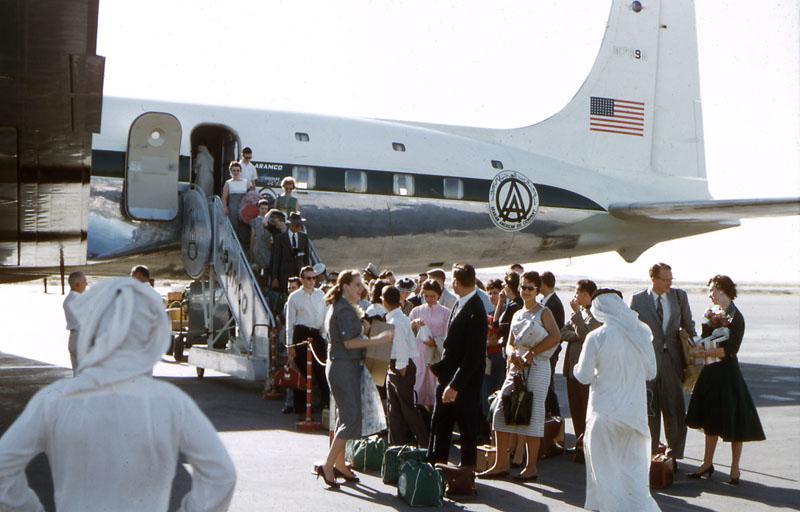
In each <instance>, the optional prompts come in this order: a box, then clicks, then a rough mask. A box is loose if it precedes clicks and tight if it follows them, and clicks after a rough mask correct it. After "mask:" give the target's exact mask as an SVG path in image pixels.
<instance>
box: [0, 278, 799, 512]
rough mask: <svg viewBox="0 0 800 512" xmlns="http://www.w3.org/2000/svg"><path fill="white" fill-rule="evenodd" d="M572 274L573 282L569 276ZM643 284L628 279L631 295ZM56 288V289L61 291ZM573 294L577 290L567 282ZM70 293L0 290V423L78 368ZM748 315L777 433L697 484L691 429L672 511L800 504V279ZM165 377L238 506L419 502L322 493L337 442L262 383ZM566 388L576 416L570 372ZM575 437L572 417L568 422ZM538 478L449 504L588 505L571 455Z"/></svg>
mask: <svg viewBox="0 0 800 512" xmlns="http://www.w3.org/2000/svg"><path fill="white" fill-rule="evenodd" d="M564 282H566V280H565V281H564ZM642 286H643V283H641V284H635V283H624V284H621V285H619V287H620V288H621V289H622V290H623V291H624V292H625V294H626V297H627V296H628V294H629V293H630V292H631V291H632V290H635V289H637V288H641V287H642ZM685 288H687V289H688V290H689V291H690V304H691V306H692V310H693V312H694V314H695V317H699V316H700V315H701V314H702V312H703V310H704V309H705V307H706V306H707V304H708V301H707V299H706V298H705V293H704V292H703V290H702V286H700V285H693V286H685ZM55 292H58V293H55ZM559 296H560V297H561V298H562V300H563V301H564V302H565V304H566V302H567V300H568V299H569V297H570V296H571V292H570V290H569V289H568V288H563V289H560V290H559ZM62 300H63V297H62V296H61V295H60V290H57V288H56V287H55V286H53V285H52V283H51V287H50V293H48V294H44V293H43V292H42V286H41V282H39V283H30V284H18V285H2V286H0V311H2V312H3V313H2V318H3V320H4V321H3V329H4V332H3V335H2V337H0V431H5V430H6V429H7V428H8V426H9V425H10V424H11V423H12V422H13V421H14V419H15V418H16V417H17V416H18V415H19V414H20V412H21V411H22V409H23V408H24V406H25V404H26V403H27V401H28V400H29V399H30V397H31V396H32V395H33V394H34V393H35V392H36V391H37V390H39V389H41V388H42V387H43V386H45V385H47V384H49V383H51V382H53V381H55V380H57V379H60V378H65V377H69V376H70V375H71V371H70V370H68V369H66V368H67V367H68V366H69V356H68V353H67V350H66V343H67V333H66V331H65V330H64V319H63V313H62V310H61V302H62ZM736 302H737V305H738V307H739V308H740V310H741V311H742V313H743V315H744V316H745V318H746V321H747V333H746V335H745V339H744V342H743V344H742V349H741V351H740V353H739V359H740V363H741V366H742V371H743V373H744V375H745V379H746V380H747V382H748V385H749V387H750V391H751V393H752V395H753V398H754V400H755V401H756V404H757V406H758V411H759V415H760V417H761V421H762V424H763V425H764V429H765V431H766V434H767V441H765V442H760V443H747V444H745V447H744V454H743V456H742V484H741V485H740V486H738V487H733V486H730V485H728V484H727V483H725V482H727V470H728V464H729V462H730V448H729V445H727V444H722V443H721V444H720V446H719V447H718V449H717V457H716V460H715V466H716V468H717V473H716V474H715V475H714V477H713V478H712V480H711V481H699V482H698V481H693V480H688V479H687V478H686V475H687V473H689V472H691V471H692V470H694V468H695V467H696V466H697V465H699V462H700V459H701V458H702V452H703V436H702V434H701V433H699V432H697V431H692V430H690V431H689V435H688V440H687V447H686V455H687V458H686V459H684V460H683V461H682V464H681V471H680V472H679V473H678V475H677V477H676V481H675V483H674V484H673V485H672V486H671V487H669V488H668V489H666V490H664V491H655V492H654V493H653V494H654V496H655V498H656V500H657V501H658V503H659V505H660V506H661V508H662V510H670V511H717V510H725V511H748V512H753V511H761V510H798V509H800V291H799V290H798V289H797V288H796V287H793V288H792V287H789V288H786V289H783V288H781V287H770V288H769V289H767V290H764V289H761V288H750V289H748V288H747V287H743V289H742V290H741V297H740V298H739V299H738V300H737V301H736ZM155 375H156V376H157V377H158V378H162V379H165V380H168V381H169V382H172V383H173V384H175V385H177V386H178V387H180V388H181V389H183V390H184V391H185V392H186V393H188V394H189V395H190V396H191V397H192V398H194V399H195V400H196V401H197V403H198V404H199V405H200V407H201V408H202V410H203V411H204V412H205V413H206V414H207V415H208V416H209V418H210V419H211V421H212V422H213V423H214V425H215V426H216V427H217V429H218V430H219V432H220V435H221V437H222V440H223V442H224V443H225V445H226V447H227V448H228V450H229V451H230V453H231V456H232V457H233V460H234V462H235V464H236V467H237V474H238V483H237V487H236V494H235V497H234V500H233V504H232V506H231V510H233V511H248V512H249V511H254V510H266V509H273V510H286V509H295V510H312V509H313V510H333V511H337V510H341V511H345V510H347V511H351V510H407V509H408V510H411V509H410V508H409V507H406V506H405V505H404V502H403V501H402V500H400V499H399V498H398V497H397V496H396V489H395V488H394V487H392V486H388V485H384V484H383V483H382V482H381V480H380V476H379V475H370V474H367V475H363V477H362V481H361V484H359V485H358V486H355V487H345V486H343V487H342V490H341V491H339V492H336V491H328V490H325V489H324V486H323V484H322V482H321V481H316V480H315V479H314V477H313V475H312V474H311V473H310V470H311V465H312V463H313V462H314V461H316V460H318V459H321V458H322V457H323V456H324V455H325V453H326V450H327V444H328V442H327V435H326V434H325V433H324V432H320V433H312V434H301V433H297V432H296V431H295V429H294V421H295V419H296V418H295V417H294V415H284V414H281V412H280V410H281V407H282V401H280V402H270V401H264V400H262V399H261V398H260V388H259V387H258V386H255V385H253V384H251V383H247V382H243V381H239V380H236V379H233V378H231V377H227V376H224V375H221V374H218V373H215V372H212V371H207V372H206V377H205V378H204V379H198V378H197V377H196V376H195V370H194V368H192V367H189V366H188V365H186V364H177V363H175V362H174V361H173V360H172V359H171V358H170V357H168V356H164V358H163V360H162V362H161V363H159V364H158V365H157V367H156V370H155ZM556 387H557V392H558V394H559V399H560V402H561V406H562V412H564V413H565V414H566V413H567V405H566V404H567V401H566V392H565V385H564V379H563V376H562V375H560V366H559V373H558V374H557V376H556ZM566 425H567V437H568V444H570V443H571V441H572V436H571V431H572V425H571V423H570V422H569V420H567V422H566ZM539 474H540V480H539V482H535V483H526V484H524V485H523V484H518V483H515V482H512V481H491V482H479V484H478V495H477V496H475V497H473V498H469V499H463V500H459V501H457V502H455V501H450V500H445V506H444V509H445V510H453V511H455V510H470V511H471V510H475V511H487V510H498V511H509V512H510V511H514V512H516V511H519V510H533V511H538V510H553V511H560V510H580V509H581V506H582V504H583V500H584V487H585V469H584V467H583V466H581V465H579V464H575V463H573V462H571V461H569V460H568V459H567V458H566V457H563V456H560V457H554V458H551V459H547V460H544V461H542V462H541V463H540V464H539ZM28 478H29V481H30V484H31V486H32V487H33V488H34V489H35V490H36V492H37V493H38V494H39V496H40V497H41V499H42V501H43V503H45V506H46V508H47V510H54V507H53V497H52V496H53V489H52V482H51V479H50V474H49V467H48V465H47V460H46V458H45V457H44V456H39V457H37V458H36V459H34V460H33V461H32V463H31V464H30V465H29V467H28ZM190 485H191V484H190V473H189V470H188V468H187V467H185V466H184V465H183V464H180V465H179V466H178V468H177V473H176V477H175V481H174V483H173V498H172V506H171V508H170V510H175V509H176V508H177V505H178V503H179V501H180V497H181V496H183V494H185V493H186V492H187V490H188V489H189V486H190Z"/></svg>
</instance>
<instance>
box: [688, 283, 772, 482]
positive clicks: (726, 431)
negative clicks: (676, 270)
mask: <svg viewBox="0 0 800 512" xmlns="http://www.w3.org/2000/svg"><path fill="white" fill-rule="evenodd" d="M708 291H709V298H710V299H711V302H713V303H714V305H716V306H718V307H719V309H721V310H722V311H724V313H721V312H720V314H713V313H707V314H706V320H705V321H704V322H703V334H702V336H703V338H708V337H709V336H712V334H714V335H716V334H718V333H719V331H720V329H719V328H720V327H727V328H728V330H729V331H730V334H729V336H728V339H727V340H724V341H721V342H720V343H719V346H718V347H717V348H709V349H705V348H703V347H698V348H697V349H695V350H693V351H692V354H693V355H694V357H697V358H705V357H714V358H718V359H719V360H718V361H717V362H714V363H711V364H706V366H704V367H703V371H702V372H701V373H700V376H699V377H698V379H697V383H696V384H695V386H694V391H693V392H692V398H691V401H690V402H689V410H688V412H687V414H686V424H687V425H688V426H689V427H691V428H698V429H702V430H703V432H705V434H706V446H705V454H704V455H703V464H702V465H701V466H700V467H699V468H697V471H695V472H694V473H692V474H690V475H689V478H694V479H697V478H701V477H702V476H704V475H708V477H711V475H712V474H713V473H714V451H715V449H716V447H717V441H718V439H719V438H720V437H721V438H722V440H723V441H725V442H730V443H731V454H732V457H731V458H732V461H731V472H730V483H731V484H733V485H738V484H739V475H740V472H739V459H740V458H741V456H742V443H743V442H745V441H763V440H764V439H766V437H765V436H764V430H763V429H762V428H761V421H760V420H759V419H758V412H757V411H756V407H755V405H754V404H753V399H752V397H751V396H750V391H749V390H748V389H747V384H745V382H744V378H743V377H742V372H741V370H740V369H739V361H738V360H737V358H736V354H737V353H738V352H739V347H740V346H741V344H742V338H743V337H744V325H745V323H744V316H742V313H741V312H740V311H739V310H738V309H737V308H736V306H735V305H734V303H733V299H735V298H736V284H734V282H733V281H732V280H731V278H730V277H728V276H722V275H717V276H714V277H712V278H711V279H709V281H708ZM710 311H711V310H710ZM725 324H727V325H725ZM715 329H716V331H715Z"/></svg>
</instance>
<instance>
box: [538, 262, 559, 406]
mask: <svg viewBox="0 0 800 512" xmlns="http://www.w3.org/2000/svg"><path fill="white" fill-rule="evenodd" d="M539 293H541V294H542V300H541V304H542V305H543V306H544V307H546V308H547V309H549V310H550V312H551V313H553V318H555V319H556V325H557V326H558V329H559V330H561V329H563V328H564V305H563V304H561V299H559V298H558V295H556V276H554V275H553V273H552V272H544V273H542V287H541V288H540V289H539ZM560 353H561V344H560V343H559V344H558V345H557V346H556V350H555V352H553V355H552V356H550V388H548V390H547V398H546V399H545V402H544V414H545V416H546V417H548V418H550V417H552V416H561V408H560V407H559V406H558V396H557V395H556V388H555V385H554V381H555V375H556V363H558V354H560Z"/></svg>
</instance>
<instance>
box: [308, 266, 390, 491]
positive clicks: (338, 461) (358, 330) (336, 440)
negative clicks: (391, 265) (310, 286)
mask: <svg viewBox="0 0 800 512" xmlns="http://www.w3.org/2000/svg"><path fill="white" fill-rule="evenodd" d="M363 289H364V285H363V283H362V282H361V274H360V273H359V272H358V271H357V270H346V271H344V272H341V273H340V274H339V279H338V280H337V281H336V285H334V287H333V288H331V289H330V291H328V294H327V295H326V296H325V302H326V303H327V304H328V311H327V313H326V314H325V330H326V332H327V333H328V336H329V339H330V344H329V345H328V365H327V368H326V375H327V377H328V384H329V385H330V388H331V394H333V399H334V401H335V403H336V407H337V410H338V414H337V420H336V431H335V432H334V434H333V443H331V448H330V450H329V451H328V457H327V459H325V463H324V464H323V465H320V466H317V467H316V468H315V472H316V474H317V477H320V476H321V477H322V478H323V480H325V483H326V484H327V485H328V486H329V487H332V488H337V487H339V484H338V483H337V482H336V478H337V477H341V478H344V479H345V480H346V481H348V482H352V481H358V478H357V477H356V476H355V475H354V474H353V472H352V471H351V470H350V469H349V468H348V467H347V466H346V465H345V460H344V450H345V444H346V442H347V440H348V439H358V438H360V437H362V428H361V426H362V421H361V414H362V411H361V382H362V380H361V376H362V373H363V368H362V365H363V361H364V349H365V348H366V347H368V346H370V345H375V344H382V343H388V342H390V341H391V339H392V332H391V331H388V330H387V331H384V332H383V333H381V334H379V335H377V336H374V337H372V338H366V337H364V335H363V334H362V331H363V325H362V321H361V315H362V312H361V311H360V310H359V309H357V307H358V306H357V304H358V301H359V299H360V298H361V293H362V291H363Z"/></svg>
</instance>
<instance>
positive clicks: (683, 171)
mask: <svg viewBox="0 0 800 512" xmlns="http://www.w3.org/2000/svg"><path fill="white" fill-rule="evenodd" d="M694 11H695V10H694V2H693V0H669V1H666V0H642V1H641V2H639V1H631V0H614V1H613V3H612V6H611V14H610V16H609V19H608V25H607V27H606V32H605V36H604V37H603V43H602V45H601V47H600V51H599V53H598V56H597V60H596V61H595V64H594V67H593V68H592V70H591V72H590V73H589V75H588V77H587V79H586V81H585V82H584V83H583V85H582V86H581V88H580V90H579V91H578V93H577V94H576V95H575V96H574V98H573V99H572V101H571V102H570V103H569V104H567V106H566V107H564V109H562V110H561V111H560V112H558V113H557V114H555V115H553V116H552V117H550V118H549V119H546V120H544V121H542V122H540V123H538V124H535V125H532V126H528V127H523V128H518V129H513V130H504V131H503V132H502V134H499V137H497V138H498V139H499V140H498V142H501V143H504V144H508V145H512V146H516V147H520V148H523V149H526V150H528V151H533V152H536V153H539V154H543V155H547V156H550V157H552V158H555V159H558V160H562V161H567V162H570V163H574V164H576V165H580V166H582V167H588V168H592V169H600V170H608V171H627V172H637V173H642V172H646V173H653V174H659V175H664V176H679V177H685V178H697V179H700V180H702V181H704V180H705V178H706V171H705V155H704V150H703V117H702V110H701V105H700V81H699V71H698V59H697V35H696V30H695V15H694Z"/></svg>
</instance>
